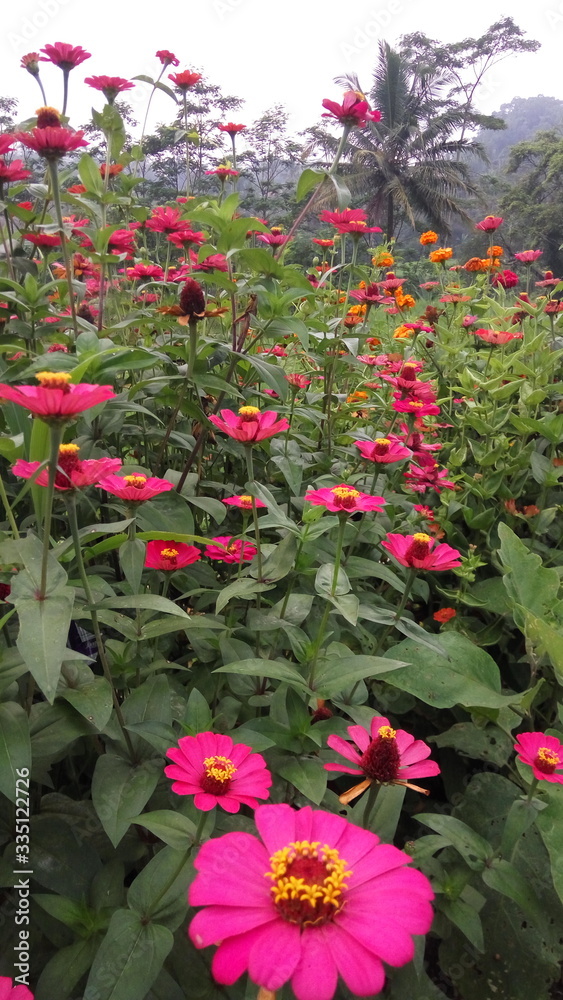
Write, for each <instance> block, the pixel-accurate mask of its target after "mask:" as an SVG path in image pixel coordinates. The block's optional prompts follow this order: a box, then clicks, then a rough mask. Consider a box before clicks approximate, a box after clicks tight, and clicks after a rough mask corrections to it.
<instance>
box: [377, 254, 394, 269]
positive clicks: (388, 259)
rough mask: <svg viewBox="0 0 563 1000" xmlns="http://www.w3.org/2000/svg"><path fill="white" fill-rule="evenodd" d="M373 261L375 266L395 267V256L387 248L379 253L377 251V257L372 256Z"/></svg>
mask: <svg viewBox="0 0 563 1000" xmlns="http://www.w3.org/2000/svg"><path fill="white" fill-rule="evenodd" d="M371 262H372V264H373V266H374V267H393V264H394V263H395V258H394V257H393V254H390V253H387V251H386V250H381V251H380V252H379V253H376V255H375V257H372V258H371Z"/></svg>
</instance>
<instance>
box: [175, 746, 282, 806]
mask: <svg viewBox="0 0 563 1000" xmlns="http://www.w3.org/2000/svg"><path fill="white" fill-rule="evenodd" d="M166 756H167V757H170V759H171V760H173V761H174V763H173V764H168V766H167V767H165V768H164V773H165V775H166V776H167V777H168V778H174V779H175V780H174V784H173V785H172V791H173V792H176V794H177V795H193V796H194V805H195V807H196V809H201V810H202V812H208V811H209V810H210V809H213V807H214V806H216V805H220V806H221V808H222V809H224V810H225V812H229V813H237V812H238V811H239V809H240V807H241V805H245V806H249V807H250V809H256V806H257V805H258V802H257V800H258V799H267V798H268V795H269V792H268V789H269V788H270V785H271V784H272V776H271V774H270V772H269V771H268V770H267V768H266V761H265V760H264V758H263V757H262V756H261V754H259V753H253V752H252V748H251V747H248V746H246V745H245V744H244V743H233V741H232V739H231V737H230V736H220V735H218V734H216V733H198V734H197V736H182V738H181V739H180V740H178V746H177V747H171V749H170V750H167V751H166Z"/></svg>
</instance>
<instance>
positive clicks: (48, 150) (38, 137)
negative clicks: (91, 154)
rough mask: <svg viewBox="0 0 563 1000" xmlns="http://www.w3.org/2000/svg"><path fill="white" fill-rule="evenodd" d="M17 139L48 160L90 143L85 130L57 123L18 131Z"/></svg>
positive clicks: (55, 158)
mask: <svg viewBox="0 0 563 1000" xmlns="http://www.w3.org/2000/svg"><path fill="white" fill-rule="evenodd" d="M15 139H16V140H17V141H18V142H21V144H22V146H27V147H28V149H33V151H34V152H35V153H38V154H39V156H43V157H44V158H45V159H46V160H59V159H60V158H61V157H62V156H64V155H65V153H71V152H72V151H73V150H74V149H80V147H81V146H87V145H88V142H87V141H86V139H84V132H81V131H78V132H72V131H71V129H69V128H62V126H57V125H48V126H47V127H46V128H33V129H31V131H30V132H16V133H15Z"/></svg>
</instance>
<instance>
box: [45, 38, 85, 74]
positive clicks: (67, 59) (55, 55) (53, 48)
mask: <svg viewBox="0 0 563 1000" xmlns="http://www.w3.org/2000/svg"><path fill="white" fill-rule="evenodd" d="M41 52H44V53H45V55H44V56H41V59H40V62H51V63H53V65H55V66H60V68H61V69H62V70H64V72H67V73H68V72H69V71H70V70H71V69H74V68H75V66H80V63H83V62H84V61H85V60H86V59H90V58H91V53H90V52H86V49H83V48H82V46H81V45H69V44H68V42H55V44H54V45H45V46H44V48H42V49H41Z"/></svg>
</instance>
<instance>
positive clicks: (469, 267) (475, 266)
mask: <svg viewBox="0 0 563 1000" xmlns="http://www.w3.org/2000/svg"><path fill="white" fill-rule="evenodd" d="M488 266H489V261H488V260H487V261H483V260H482V259H481V257H470V258H469V260H468V261H466V262H465V264H464V265H463V268H464V270H465V271H485V270H486V269H487V268H488Z"/></svg>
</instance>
